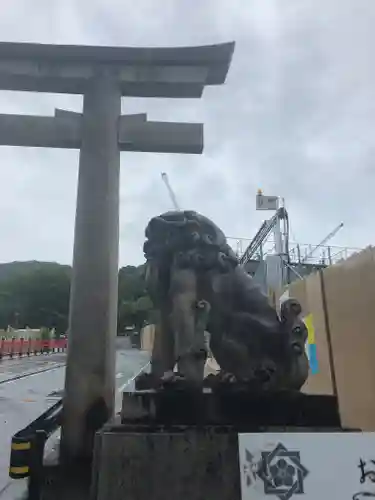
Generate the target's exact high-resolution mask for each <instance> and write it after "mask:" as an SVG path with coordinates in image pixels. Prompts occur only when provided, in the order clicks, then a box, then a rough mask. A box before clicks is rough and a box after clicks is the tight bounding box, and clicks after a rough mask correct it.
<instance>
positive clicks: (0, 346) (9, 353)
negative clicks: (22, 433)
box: [0, 338, 68, 361]
mask: <svg viewBox="0 0 375 500" xmlns="http://www.w3.org/2000/svg"><path fill="white" fill-rule="evenodd" d="M67 346H68V341H67V339H60V340H55V339H49V340H40V339H22V338H21V339H16V338H12V339H5V338H2V339H0V361H1V360H2V359H3V358H5V357H6V358H15V357H19V358H21V357H24V356H36V355H38V354H51V353H54V352H64V351H65V350H66V348H67Z"/></svg>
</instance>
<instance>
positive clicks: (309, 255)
mask: <svg viewBox="0 0 375 500" xmlns="http://www.w3.org/2000/svg"><path fill="white" fill-rule="evenodd" d="M343 225H344V223H343V222H341V223H340V224H339V225H338V226H337V227H335V229H334V230H333V231H331V232H330V233H329V234H327V236H326V237H325V238H324V239H323V240H322V241H321V242H320V243H319V244H318V245H316V246H315V247H314V248H313V249H312V250H311V251H310V252H309V253H308V254H307V255H306V257H305V258H304V259H303V260H302V262H306V261H307V260H308V259H309V258H310V257H311V256H312V255H313V254H314V253H315V251H316V250H317V249H318V248H320V247H322V246H323V245H325V244H326V243H327V241H329V240H330V239H331V238H333V237H334V236H335V234H336V233H338V232H339V231H340V229H341V228H342V227H343Z"/></svg>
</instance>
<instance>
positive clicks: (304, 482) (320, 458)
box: [238, 432, 375, 500]
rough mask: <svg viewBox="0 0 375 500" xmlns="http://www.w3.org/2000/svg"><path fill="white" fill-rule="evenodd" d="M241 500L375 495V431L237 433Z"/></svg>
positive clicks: (360, 499)
mask: <svg viewBox="0 0 375 500" xmlns="http://www.w3.org/2000/svg"><path fill="white" fill-rule="evenodd" d="M238 439H239V457H240V474H241V492H242V500H266V499H267V500H271V499H275V500H289V499H293V500H298V498H300V499H301V500H318V499H319V500H365V499H369V498H375V433H374V432H337V433H316V432H311V433H286V432H285V433H277V434H275V433H259V434H258V433H257V434H239V437H238Z"/></svg>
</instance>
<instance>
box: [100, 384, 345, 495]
mask: <svg viewBox="0 0 375 500" xmlns="http://www.w3.org/2000/svg"><path fill="white" fill-rule="evenodd" d="M340 430H341V427H340V419H339V416H338V412H337V405H336V400H335V398H333V397H321V396H306V395H303V394H299V393H292V394H290V393H283V394H278V395H277V394H273V395H272V394H258V395H257V394H249V393H248V392H246V390H242V391H241V390H240V391H236V390H223V391H221V392H220V391H219V392H217V391H216V392H215V391H212V390H209V389H206V390H205V391H204V392H203V391H198V390H195V391H194V390H180V389H179V390H173V388H172V389H168V390H160V391H138V392H135V393H125V394H124V397H123V408H122V414H121V417H119V418H118V419H117V421H115V422H113V423H111V424H108V425H106V426H105V427H104V428H103V429H102V430H101V431H100V432H98V433H97V435H96V442H95V456H94V467H93V476H92V485H91V486H92V497H91V498H92V500H108V499H109V498H110V499H111V500H123V499H124V498H126V499H127V500H151V499H152V500H165V499H169V498H171V499H178V500H202V499H208V500H211V499H212V500H214V499H215V500H240V498H241V491H240V468H239V453H238V433H239V432H280V431H288V432H316V431H319V432H324V431H330V432H337V431H340Z"/></svg>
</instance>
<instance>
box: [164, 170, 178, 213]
mask: <svg viewBox="0 0 375 500" xmlns="http://www.w3.org/2000/svg"><path fill="white" fill-rule="evenodd" d="M161 178H162V180H163V182H164V184H165V185H166V188H167V190H168V193H169V196H170V198H171V200H172V203H173V207H174V209H175V210H178V211H180V210H181V208H180V206H179V204H178V202H177V198H176V195H175V194H174V192H173V189H172V187H171V185H170V184H169V179H168V175H167V174H166V172H162V174H161Z"/></svg>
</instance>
